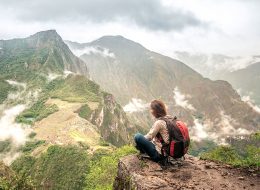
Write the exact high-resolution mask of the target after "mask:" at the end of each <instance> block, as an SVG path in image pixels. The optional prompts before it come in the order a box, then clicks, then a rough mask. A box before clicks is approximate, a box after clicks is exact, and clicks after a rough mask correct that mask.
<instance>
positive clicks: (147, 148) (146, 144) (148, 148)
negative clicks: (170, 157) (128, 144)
mask: <svg viewBox="0 0 260 190" xmlns="http://www.w3.org/2000/svg"><path fill="white" fill-rule="evenodd" d="M134 139H135V143H136V148H137V149H138V150H140V151H141V152H143V153H146V154H148V156H150V158H151V159H152V160H153V161H155V162H158V161H160V160H162V159H163V156H162V155H161V154H159V152H157V150H156V149H155V145H154V144H153V143H152V142H150V141H149V140H147V139H146V138H145V137H144V136H143V135H142V134H140V133H137V134H135V137H134Z"/></svg>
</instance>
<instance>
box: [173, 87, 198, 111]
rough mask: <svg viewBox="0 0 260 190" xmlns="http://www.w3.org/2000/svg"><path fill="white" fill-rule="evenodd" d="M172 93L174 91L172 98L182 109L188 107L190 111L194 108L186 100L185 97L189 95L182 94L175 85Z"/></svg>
mask: <svg viewBox="0 0 260 190" xmlns="http://www.w3.org/2000/svg"><path fill="white" fill-rule="evenodd" d="M173 93H174V100H175V103H176V105H177V106H181V107H183V108H184V109H189V110H192V111H195V110H196V109H195V108H194V107H193V105H191V104H190V103H189V102H188V100H187V98H188V97H190V96H189V95H185V94H182V93H181V92H180V90H179V88H178V87H177V86H176V87H175V88H174V91H173Z"/></svg>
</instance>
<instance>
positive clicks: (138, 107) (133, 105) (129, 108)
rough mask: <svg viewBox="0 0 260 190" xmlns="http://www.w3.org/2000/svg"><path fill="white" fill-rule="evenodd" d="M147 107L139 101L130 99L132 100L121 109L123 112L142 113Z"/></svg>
mask: <svg viewBox="0 0 260 190" xmlns="http://www.w3.org/2000/svg"><path fill="white" fill-rule="evenodd" d="M147 107H149V104H148V103H144V101H143V100H141V99H136V98H132V100H131V101H130V102H129V103H128V104H127V105H125V106H124V107H123V109H124V111H125V112H129V113H133V112H141V111H144V110H145V109H146V108H147Z"/></svg>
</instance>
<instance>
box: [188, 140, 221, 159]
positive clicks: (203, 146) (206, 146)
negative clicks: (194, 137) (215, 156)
mask: <svg viewBox="0 0 260 190" xmlns="http://www.w3.org/2000/svg"><path fill="white" fill-rule="evenodd" d="M215 147H217V144H216V143H215V142H213V141H211V140H201V141H200V142H197V141H191V143H190V148H189V154H191V155H193V156H200V155H201V154H203V153H205V152H208V151H211V150H213V149H214V148H215Z"/></svg>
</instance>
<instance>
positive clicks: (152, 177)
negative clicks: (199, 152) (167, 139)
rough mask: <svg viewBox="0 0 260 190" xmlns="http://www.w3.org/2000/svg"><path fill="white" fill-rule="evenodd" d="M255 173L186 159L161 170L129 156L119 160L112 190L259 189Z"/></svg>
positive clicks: (195, 158) (156, 166)
mask: <svg viewBox="0 0 260 190" xmlns="http://www.w3.org/2000/svg"><path fill="white" fill-rule="evenodd" d="M259 177H260V175H259V171H257V170H254V169H250V170H245V169H239V168H233V167H231V166H229V165H223V164H218V163H215V162H211V161H205V160H200V159H199V158H197V157H192V156H186V159H185V160H184V161H182V162H181V163H179V164H178V165H172V166H169V167H167V168H164V169H162V168H161V167H160V165H159V164H157V163H155V162H152V161H150V160H148V159H141V160H140V159H139V158H138V157H137V156H136V155H130V156H126V157H123V158H122V159H120V161H119V164H118V174H117V177H116V179H115V182H114V189H115V190H123V189H124V190H128V189H129V190H130V189H131V190H133V189H136V190H139V189H140V190H146V189H147V190H148V189H149V190H155V189H156V190H157V189H161V190H170V189H176V190H178V189H205V190H208V189H212V190H213V189H234V190H240V189H250V190H253V189H260V180H259V179H260V178H259Z"/></svg>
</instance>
